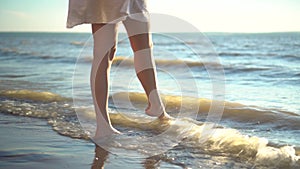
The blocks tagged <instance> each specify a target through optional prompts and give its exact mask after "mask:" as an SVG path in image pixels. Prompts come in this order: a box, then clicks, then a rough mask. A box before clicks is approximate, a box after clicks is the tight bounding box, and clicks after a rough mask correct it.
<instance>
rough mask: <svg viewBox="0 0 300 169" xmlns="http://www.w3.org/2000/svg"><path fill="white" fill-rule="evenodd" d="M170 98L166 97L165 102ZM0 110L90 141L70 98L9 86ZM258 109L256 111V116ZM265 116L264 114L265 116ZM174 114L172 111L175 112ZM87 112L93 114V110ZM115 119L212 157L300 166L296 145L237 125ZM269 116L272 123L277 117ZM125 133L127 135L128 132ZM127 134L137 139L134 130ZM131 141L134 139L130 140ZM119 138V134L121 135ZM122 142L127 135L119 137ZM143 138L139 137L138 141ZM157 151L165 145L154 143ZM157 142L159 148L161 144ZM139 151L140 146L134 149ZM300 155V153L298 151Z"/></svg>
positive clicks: (231, 112)
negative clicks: (282, 143) (243, 130)
mask: <svg viewBox="0 0 300 169" xmlns="http://www.w3.org/2000/svg"><path fill="white" fill-rule="evenodd" d="M128 96H129V98H130V99H131V101H132V102H133V103H134V104H138V103H145V101H146V100H145V99H146V98H145V96H144V95H143V94H140V93H116V94H115V95H114V99H121V100H122V97H128ZM163 99H164V101H165V102H166V106H167V110H168V111H170V110H171V109H172V110H177V111H178V108H176V106H178V105H179V102H181V101H182V100H186V99H187V100H188V101H187V103H189V104H200V105H201V106H200V108H199V113H205V112H208V110H209V107H210V104H211V100H208V99H195V98H188V97H178V96H167V95H164V96H163ZM166 100H167V101H166ZM224 104H225V112H224V116H225V117H231V118H237V120H242V121H243V120H245V119H246V118H254V116H259V117H258V118H257V119H260V120H261V119H262V118H261V117H267V118H269V117H270V116H271V113H272V116H273V117H274V116H277V115H278V113H275V114H274V112H272V111H259V110H258V109H253V108H249V107H247V106H245V105H242V104H239V103H231V102H224ZM0 112H2V113H9V114H13V115H21V116H29V117H35V118H44V119H47V120H48V123H49V124H50V125H51V126H52V128H53V130H55V131H57V132H58V133H59V134H61V135H65V136H68V137H72V138H80V139H88V138H89V135H88V133H86V132H85V131H84V130H83V129H82V127H81V125H80V123H79V122H78V119H77V116H76V113H75V110H74V108H73V107H72V103H71V101H70V99H68V98H64V97H62V96H59V95H57V94H54V93H50V92H36V91H29V90H10V91H1V92H0ZM253 113H254V114H253ZM281 113H283V114H284V115H288V116H291V117H293V118H296V117H297V115H296V114H294V113H290V112H281ZM260 114H262V115H260ZM174 115H175V114H173V116H174ZM87 116H94V113H91V114H88V115H87ZM110 117H111V121H112V123H113V124H114V125H116V126H121V127H126V128H133V129H138V130H139V131H140V132H143V131H148V132H149V131H151V132H152V136H155V133H157V132H159V133H164V134H165V135H166V137H164V138H162V139H166V140H162V141H163V142H164V141H165V142H168V141H170V140H172V139H178V138H179V139H180V140H182V141H181V143H180V144H181V145H183V146H184V147H186V148H192V149H199V150H201V151H202V152H205V153H208V154H212V155H217V156H219V155H223V156H230V157H235V158H238V159H240V160H242V161H246V162H247V163H249V162H250V163H253V165H255V166H258V167H259V166H263V167H274V168H297V167H300V160H299V159H300V157H299V156H297V155H296V150H295V149H294V148H293V147H292V146H280V145H276V144H272V143H269V142H268V140H266V139H264V138H260V137H256V136H248V135H244V134H242V133H240V132H239V131H238V130H236V129H233V128H226V127H222V126H217V125H214V124H211V123H203V122H199V121H195V120H192V119H191V118H188V117H186V118H181V117H178V118H176V119H169V120H163V121H161V120H157V119H156V120H153V119H151V118H147V117H144V116H135V115H128V114H125V113H113V112H110ZM273 120H274V119H272V118H269V119H268V120H267V121H273ZM207 126H214V127H213V129H212V130H210V131H211V132H208V131H207ZM123 137H125V136H123ZM126 137H133V136H131V134H128V135H126ZM131 140H132V139H131ZM116 141H118V138H116ZM119 141H122V138H121V139H120V140H119ZM137 141H138V140H137ZM121 143H123V144H119V145H118V147H119V148H120V147H121V148H124V149H130V150H132V149H133V144H134V143H132V142H128V143H127V142H121ZM153 146H154V150H155V146H156V148H162V147H159V146H160V144H156V142H155V143H153ZM157 146H158V147H157ZM134 149H136V150H139V147H134ZM297 153H299V152H297Z"/></svg>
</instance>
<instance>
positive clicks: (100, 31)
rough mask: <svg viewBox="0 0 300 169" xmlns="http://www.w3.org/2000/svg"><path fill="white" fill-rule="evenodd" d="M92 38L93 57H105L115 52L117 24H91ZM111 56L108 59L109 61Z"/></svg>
mask: <svg viewBox="0 0 300 169" xmlns="http://www.w3.org/2000/svg"><path fill="white" fill-rule="evenodd" d="M92 33H93V38H94V56H98V57H99V56H100V57H101V56H102V57H103V56H105V54H106V53H113V51H115V50H116V46H117V41H118V24H92ZM111 59H112V56H111V57H110V60H111Z"/></svg>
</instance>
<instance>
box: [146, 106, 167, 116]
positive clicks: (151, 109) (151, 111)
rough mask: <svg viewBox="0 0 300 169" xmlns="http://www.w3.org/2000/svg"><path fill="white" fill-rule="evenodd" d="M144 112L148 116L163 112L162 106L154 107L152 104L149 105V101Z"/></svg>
mask: <svg viewBox="0 0 300 169" xmlns="http://www.w3.org/2000/svg"><path fill="white" fill-rule="evenodd" d="M145 113H146V114H147V115H148V116H152V117H160V116H161V115H163V114H164V108H163V107H161V106H157V107H156V108H154V106H152V107H151V105H150V103H148V107H147V108H146V109H145Z"/></svg>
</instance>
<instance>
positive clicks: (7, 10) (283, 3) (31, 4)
mask: <svg viewBox="0 0 300 169" xmlns="http://www.w3.org/2000/svg"><path fill="white" fill-rule="evenodd" d="M148 9H149V11H150V12H151V13H160V14H165V15H170V16H173V17H176V18H180V19H181V20H184V21H186V22H188V23H190V24H191V25H193V26H195V27H196V28H197V29H199V30H200V31H202V32H290V31H300V0H148ZM67 11H68V0H0V31H39V32H90V29H91V28H90V25H89V24H85V25H80V26H76V27H75V28H73V29H67V28H66V26H65V25H66V18H67ZM166 25H167V24H166Z"/></svg>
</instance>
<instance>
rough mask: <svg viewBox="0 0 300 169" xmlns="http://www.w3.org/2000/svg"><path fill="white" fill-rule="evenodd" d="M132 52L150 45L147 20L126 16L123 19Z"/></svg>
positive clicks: (150, 39)
mask: <svg viewBox="0 0 300 169" xmlns="http://www.w3.org/2000/svg"><path fill="white" fill-rule="evenodd" d="M123 24H124V26H125V28H126V31H127V34H128V37H129V40H130V44H131V47H132V49H133V51H134V52H136V51H138V50H142V49H147V48H151V47H152V38H151V33H150V32H149V31H150V30H149V28H150V25H149V22H142V21H138V20H134V19H131V18H127V19H126V20H124V21H123Z"/></svg>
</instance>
